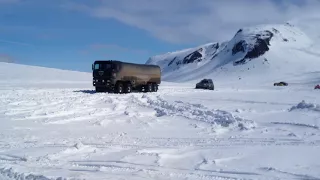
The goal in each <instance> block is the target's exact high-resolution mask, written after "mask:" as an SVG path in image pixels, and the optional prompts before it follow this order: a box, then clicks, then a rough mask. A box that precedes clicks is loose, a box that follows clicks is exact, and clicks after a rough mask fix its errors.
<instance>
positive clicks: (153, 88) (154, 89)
mask: <svg viewBox="0 0 320 180" xmlns="http://www.w3.org/2000/svg"><path fill="white" fill-rule="evenodd" d="M152 91H153V92H157V91H158V85H157V84H156V83H154V84H152Z"/></svg>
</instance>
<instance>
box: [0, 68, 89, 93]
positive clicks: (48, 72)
mask: <svg viewBox="0 0 320 180" xmlns="http://www.w3.org/2000/svg"><path fill="white" fill-rule="evenodd" d="M90 75H91V74H90V73H84V72H71V71H66V70H60V69H53V68H44V67H36V66H28V65H23V64H15V63H5V62H0V83H1V84H2V85H3V86H4V87H6V86H8V87H12V86H16V85H18V86H24V87H32V86H33V85H35V86H37V87H39V86H45V87H48V86H49V85H51V86H52V87H54V86H56V85H57V84H64V85H65V86H68V85H70V83H71V84H72V85H71V86H73V87H74V86H75V84H78V85H79V86H81V84H87V82H88V81H91V79H92V78H91V77H90Z"/></svg>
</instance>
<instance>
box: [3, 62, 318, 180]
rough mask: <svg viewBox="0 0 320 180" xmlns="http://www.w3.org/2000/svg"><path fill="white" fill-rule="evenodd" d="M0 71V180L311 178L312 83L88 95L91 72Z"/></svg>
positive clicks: (314, 159)
mask: <svg viewBox="0 0 320 180" xmlns="http://www.w3.org/2000/svg"><path fill="white" fill-rule="evenodd" d="M0 68H1V70H0V72H1V76H0V121H1V126H0V179H1V180H2V179H3V180H26V179H28V180H30V179H32V180H47V179H54V180H62V179H72V180H78V179H79V180H80V179H81V180H82V179H88V180H100V179H101V180H102V179H116V180H117V179H119V180H120V179H131V180H140V179H141V180H142V179H157V180H171V179H172V180H182V179H189V180H198V179H202V180H207V179H208V180H212V179H285V180H286V179H288V180H289V179H290V180H291V179H320V171H319V168H320V161H319V159H320V155H319V152H320V131H319V127H320V106H319V104H320V103H319V102H320V96H319V93H320V91H317V90H313V89H312V88H309V87H305V86H302V87H298V86H297V87H296V86H288V87H273V86H271V87H270V86H268V87H265V86H263V85H257V86H256V87H254V88H248V87H245V88H242V87H241V86H240V85H241V84H242V82H240V81H236V82H234V84H233V86H234V87H235V88H233V86H226V85H225V84H223V83H226V84H228V83H229V82H221V84H220V85H219V86H218V88H217V89H216V90H215V91H206V90H199V89H198V90H196V89H194V84H192V83H191V84H190V83H185V84H183V85H182V84H180V83H168V82H163V83H162V84H161V85H160V87H159V91H158V92H157V93H132V94H123V95H118V94H107V93H95V91H94V90H93V87H92V84H91V83H92V82H91V74H90V73H81V72H68V71H62V70H56V69H48V68H40V67H31V66H22V65H17V64H10V65H9V64H5V63H0ZM318 75H319V74H317V73H312V72H310V73H308V74H305V75H304V76H303V77H300V76H299V78H297V79H296V81H297V82H305V81H313V80H314V78H316V77H317V76H318ZM11 80H12V81H11ZM8 81H10V84H8ZM35 81H36V82H42V83H35ZM254 83H257V84H258V82H254Z"/></svg>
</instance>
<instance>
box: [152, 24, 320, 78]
mask: <svg viewBox="0 0 320 180" xmlns="http://www.w3.org/2000/svg"><path fill="white" fill-rule="evenodd" d="M319 58H320V56H319V54H317V53H316V51H315V50H313V42H312V40H311V39H310V38H309V37H308V36H307V35H306V34H305V33H304V32H302V31H301V30H300V29H299V28H298V27H295V26H293V25H291V24H288V23H287V24H274V25H273V24H271V25H259V26H254V27H247V28H242V29H240V30H238V31H237V32H236V34H235V35H234V37H233V38H232V39H231V40H229V41H225V42H222V43H219V42H213V43H208V44H205V45H201V46H198V47H195V48H190V49H186V50H181V51H176V52H170V53H166V54H163V55H157V56H153V57H150V58H149V60H148V61H147V62H146V64H156V65H159V66H160V67H161V69H162V73H163V78H164V80H165V81H179V82H181V81H190V80H199V79H200V78H218V77H219V79H228V80H238V79H243V78H246V79H252V78H260V79H261V77H263V78H264V79H265V80H267V81H268V82H269V81H275V80H277V78H278V79H279V80H280V79H282V78H289V77H292V75H294V74H303V73H306V72H308V71H312V70H313V71H316V70H317V64H318V63H319V62H320V61H319Z"/></svg>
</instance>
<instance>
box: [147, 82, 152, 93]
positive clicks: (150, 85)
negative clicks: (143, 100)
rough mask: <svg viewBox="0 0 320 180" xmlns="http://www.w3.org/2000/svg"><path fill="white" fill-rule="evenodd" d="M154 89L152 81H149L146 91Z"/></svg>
mask: <svg viewBox="0 0 320 180" xmlns="http://www.w3.org/2000/svg"><path fill="white" fill-rule="evenodd" d="M152 91H153V87H152V83H148V84H147V89H146V92H152Z"/></svg>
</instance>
